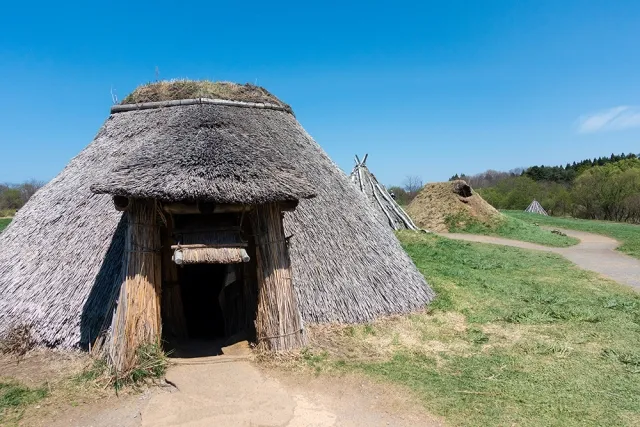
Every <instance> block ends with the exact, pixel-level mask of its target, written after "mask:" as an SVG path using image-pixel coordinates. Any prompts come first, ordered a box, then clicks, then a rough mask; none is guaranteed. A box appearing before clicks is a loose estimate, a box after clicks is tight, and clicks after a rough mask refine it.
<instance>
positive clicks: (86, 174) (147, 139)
mask: <svg viewBox="0 0 640 427" xmlns="http://www.w3.org/2000/svg"><path fill="white" fill-rule="evenodd" d="M212 88H213V89H212ZM215 91H218V92H215ZM194 97H195V98H194ZM127 102H133V103H132V104H131V103H127ZM92 185H93V186H92ZM92 190H93V191H92ZM314 195H315V197H312V196H314ZM379 224H380V223H379V220H378V216H377V213H376V212H375V210H374V209H373V207H372V206H371V204H370V203H369V201H368V200H367V198H366V196H365V195H364V194H363V193H361V192H360V191H359V190H358V189H357V188H355V187H354V185H353V183H351V182H350V180H349V178H348V177H347V176H346V175H345V174H344V173H343V172H342V171H341V170H340V169H339V168H338V167H337V166H336V165H335V164H334V163H333V162H332V161H331V159H329V157H328V156H327V155H326V153H325V152H324V151H323V150H322V149H321V148H320V146H319V145H318V144H317V143H316V142H315V141H314V140H313V139H311V137H310V136H309V135H308V134H307V133H306V132H305V130H304V129H303V128H302V127H301V126H300V124H299V123H298V122H297V121H296V119H295V117H294V115H293V114H292V112H291V109H290V107H288V106H287V105H286V104H284V103H282V102H280V101H279V100H277V98H275V97H274V96H273V95H271V94H269V93H268V92H267V91H266V90H264V89H262V88H257V87H255V86H252V85H235V84H232V83H223V84H215V83H213V84H212V83H210V82H185V81H179V82H168V83H166V82H162V83H155V84H151V85H146V86H143V87H142V88H140V89H138V90H136V91H134V93H133V94H132V96H131V97H127V98H125V104H122V105H116V106H114V107H113V108H112V111H111V115H110V116H109V118H108V119H107V121H106V122H105V123H104V125H103V127H102V128H101V129H100V130H99V132H98V134H97V135H96V137H95V139H94V140H93V142H92V143H91V144H89V145H88V146H87V147H86V148H85V149H84V150H83V151H82V152H81V153H79V154H78V155H77V156H76V157H75V158H74V159H72V160H71V162H70V163H69V164H68V165H67V167H66V168H65V169H64V170H63V171H62V172H61V173H60V174H59V175H58V176H57V177H55V178H54V179H53V180H52V181H51V182H50V183H48V184H47V185H46V186H45V187H43V188H42V189H41V190H40V191H38V193H36V195H35V196H34V197H32V198H31V200H30V201H29V202H28V203H27V204H26V205H25V206H24V208H23V209H21V210H20V212H19V213H18V214H17V216H16V218H15V220H14V221H13V222H12V223H11V224H10V225H9V227H8V228H7V229H6V231H5V232H3V233H2V235H0V248H1V249H2V250H1V251H0V335H1V334H2V333H3V332H5V331H6V330H8V328H10V327H12V326H13V325H16V324H29V325H31V330H32V332H33V339H34V341H35V342H36V343H37V344H38V345H47V346H54V347H62V348H71V347H78V346H79V347H83V348H87V347H89V346H92V345H94V344H95V343H96V340H97V339H98V338H99V337H103V338H104V342H105V345H106V347H107V348H111V349H125V350H124V351H125V353H127V354H126V355H124V359H126V358H127V357H129V356H130V354H131V346H133V345H136V344H137V343H140V342H144V341H149V340H153V339H157V338H158V337H159V336H160V334H164V335H172V336H178V337H193V336H202V335H204V336H210V335H213V336H216V337H225V336H230V335H231V334H234V333H235V332H237V331H239V330H243V329H244V330H247V328H249V329H251V328H253V329H254V331H253V333H254V338H255V339H256V340H258V341H261V340H266V341H269V344H270V346H271V348H273V349H275V350H278V349H280V348H289V347H292V346H295V345H299V344H300V343H301V342H302V341H303V339H304V336H303V335H304V330H303V329H304V323H305V322H312V323H316V322H345V323H353V322H363V321H368V320H371V319H373V318H375V317H377V316H382V315H390V314H396V313H405V312H409V311H412V310H417V309H420V308H422V307H424V305H425V304H427V303H428V302H429V301H430V300H431V299H432V298H433V292H432V291H431V289H430V288H429V286H428V285H427V284H426V282H425V280H424V278H423V277H422V275H421V274H420V273H419V271H418V270H417V269H416V267H415V266H414V265H413V263H412V262H411V259H410V258H409V257H408V256H407V254H406V253H405V252H404V251H403V250H402V248H401V246H400V244H399V242H398V241H397V239H396V238H395V236H394V235H393V232H392V231H391V229H390V228H386V227H380V225H379ZM199 261H203V262H204V263H200V262H199ZM193 262H195V263H193ZM180 263H182V266H180ZM289 290H291V292H289ZM281 295H285V298H280V296H281ZM261 313H262V314H261ZM276 313H289V314H286V316H285V317H283V318H280V317H278V318H276V317H274V314H276ZM296 313H299V314H298V315H296ZM278 316H279V314H278ZM296 316H297V317H296ZM296 325H300V326H299V327H298V326H296ZM269 331H273V333H272V332H269ZM114 343H115V344H114ZM122 363H123V364H124V365H122V366H125V365H126V364H127V363H128V362H127V360H124V362H122Z"/></svg>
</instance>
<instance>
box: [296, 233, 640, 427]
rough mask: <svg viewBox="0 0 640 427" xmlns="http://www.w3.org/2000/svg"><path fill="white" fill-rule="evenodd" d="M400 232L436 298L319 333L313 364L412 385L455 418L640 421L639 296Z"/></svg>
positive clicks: (556, 261)
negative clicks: (407, 310) (410, 310)
mask: <svg viewBox="0 0 640 427" xmlns="http://www.w3.org/2000/svg"><path fill="white" fill-rule="evenodd" d="M399 237H400V240H401V242H402V244H403V246H404V248H405V249H406V250H407V252H408V253H409V255H410V256H411V257H412V259H413V260H414V262H415V263H416V265H417V267H418V268H419V269H420V271H421V272H422V273H423V274H424V275H425V277H426V278H427V279H428V281H429V284H430V285H431V286H432V287H433V288H434V290H435V291H436V293H437V295H438V297H437V298H436V300H435V301H434V302H433V303H432V304H430V305H429V307H428V309H427V311H425V312H423V313H416V314H412V315H408V316H397V317H393V318H389V319H381V320H378V321H376V322H373V323H371V324H368V325H356V326H350V327H345V328H344V331H342V332H341V331H338V332H336V333H334V334H332V335H326V339H324V340H318V338H317V337H314V335H311V338H312V341H311V343H312V344H311V348H310V349H308V350H307V356H306V359H305V361H306V363H307V364H310V365H312V367H313V369H314V370H316V371H318V372H321V371H323V370H328V369H329V370H348V371H358V372H362V373H365V374H367V375H371V376H373V377H377V378H380V379H382V380H386V381H391V382H394V383H397V384H400V385H404V386H406V387H407V388H408V389H410V390H412V391H413V393H414V394H415V395H417V396H418V397H419V399H421V401H422V402H423V404H424V406H425V408H426V409H427V410H428V411H429V412H431V413H433V414H436V415H439V416H443V417H444V418H445V421H446V423H447V425H459V426H487V425H518V426H541V425H545V426H599V425H608V426H614V425H638V424H639V423H640V400H638V396H640V368H639V363H640V353H639V352H638V349H639V348H640V314H639V313H640V295H638V294H637V293H634V292H633V291H631V290H629V289H627V288H626V287H623V286H619V285H618V284H616V283H614V282H612V281H609V280H607V279H603V278H601V277H599V276H597V275H596V274H593V273H591V272H587V271H583V270H580V269H578V268H576V267H574V266H573V265H572V264H571V263H570V262H568V261H566V260H565V259H563V258H562V257H560V256H557V255H554V254H549V253H542V252H536V251H526V250H521V249H517V248H509V247H502V246H496V245H483V244H477V243H467V242H461V241H454V240H448V239H445V238H441V237H438V236H433V235H424V234H415V233H409V232H407V233H405V232H403V233H400V234H399ZM318 335H319V336H320V334H318ZM322 336H324V335H322Z"/></svg>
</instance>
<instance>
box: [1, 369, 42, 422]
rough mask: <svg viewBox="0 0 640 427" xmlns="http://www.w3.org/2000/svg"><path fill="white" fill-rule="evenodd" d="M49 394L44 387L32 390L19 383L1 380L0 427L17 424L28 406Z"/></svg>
mask: <svg viewBox="0 0 640 427" xmlns="http://www.w3.org/2000/svg"><path fill="white" fill-rule="evenodd" d="M48 394H49V393H48V391H47V389H46V388H44V387H38V388H30V387H27V386H25V385H23V384H21V383H19V382H17V381H5V380H0V425H5V424H6V425H9V424H13V423H17V422H18V421H20V419H21V418H22V415H23V414H24V410H25V408H26V407H27V406H28V405H31V404H33V403H36V402H38V401H40V400H42V399H44V398H45V397H47V395H48Z"/></svg>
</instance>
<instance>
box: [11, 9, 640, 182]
mask: <svg viewBox="0 0 640 427" xmlns="http://www.w3.org/2000/svg"><path fill="white" fill-rule="evenodd" d="M131 3H132V2H113V1H111V2H104V1H103V2H73V1H69V2H39V1H30V2H29V1H27V2H10V3H9V4H4V5H3V9H2V13H1V14H0V81H1V82H2V93H1V95H0V148H1V150H0V156H1V157H0V182H19V181H22V180H25V179H30V178H36V179H42V180H49V179H51V178H53V177H54V176H55V175H56V174H57V173H58V172H59V171H60V170H61V169H62V168H63V167H64V165H65V164H66V163H67V162H68V161H69V159H70V158H72V157H73V156H74V155H75V154H77V153H78V152H79V151H80V150H81V149H82V148H83V147H84V146H86V145H87V144H88V143H89V142H90V141H91V140H92V138H93V136H94V135H95V133H96V132H97V131H98V129H99V127H100V126H101V124H102V122H104V120H105V119H106V118H107V116H108V112H109V107H110V105H111V104H112V101H111V94H110V91H111V89H112V88H114V90H115V91H116V93H117V95H118V96H119V98H120V99H121V98H123V97H124V96H125V95H126V94H127V93H128V92H130V91H131V90H132V89H133V88H135V87H136V86H137V85H139V84H141V83H145V82H148V81H152V80H154V79H155V69H156V67H158V68H159V71H160V78H163V79H169V78H184V77H188V78H198V79H200V78H207V79H212V80H230V81H237V82H251V83H256V82H257V83H258V84H259V85H262V86H265V87H266V88H267V89H269V90H270V91H271V92H273V93H274V94H276V95H277V96H279V97H280V98H282V99H283V100H284V101H286V102H288V103H289V104H291V105H292V106H293V108H294V110H295V112H296V115H297V117H298V119H299V120H300V122H301V123H302V125H303V126H304V127H305V128H306V129H307V131H308V132H309V133H310V134H311V135H312V136H313V137H314V138H315V139H316V140H317V141H318V142H319V143H320V145H322V146H323V148H324V149H325V150H326V151H327V152H328V153H329V155H330V156H331V157H332V158H333V159H334V161H335V162H336V163H338V165H339V166H340V167H342V168H343V169H344V170H345V171H347V172H349V171H350V169H351V167H352V164H353V160H352V159H353V155H354V154H359V155H362V154H364V153H367V152H368V153H369V161H368V164H369V166H370V167H371V169H372V170H373V172H374V173H375V174H376V175H377V176H378V178H379V179H380V180H381V181H382V182H383V183H384V184H387V185H389V184H399V183H402V181H403V179H404V177H405V176H407V175H410V174H411V175H419V176H421V177H422V178H423V179H424V181H438V180H446V179H448V178H449V177H450V176H451V175H453V174H454V173H460V172H465V173H468V174H469V173H476V172H481V171H483V170H486V169H489V168H491V169H498V170H506V169H511V168H514V167H519V166H527V165H533V164H560V163H566V162H568V161H573V160H580V159H583V158H586V157H594V156H600V155H608V154H610V153H612V152H615V153H619V152H636V153H637V152H640V108H639V107H638V106H640V72H639V70H640V55H638V40H640V2H638V1H624V0H618V1H615V2H612V1H589V0H581V1H561V0H553V1H543V0H536V1H515V0H514V1H499V0H488V1H475V2H473V1H438V2H431V1H422V2H402V1H394V2H375V1H374V2H371V1H370V2H344V1H343V2H317V3H314V2H299V1H298V2H291V3H288V2H260V3H251V2H242V3H235V4H234V2H224V3H217V2H211V1H207V2H187V1H185V2H168V1H155V2H148V3H145V2H135V4H131ZM274 3H277V4H274Z"/></svg>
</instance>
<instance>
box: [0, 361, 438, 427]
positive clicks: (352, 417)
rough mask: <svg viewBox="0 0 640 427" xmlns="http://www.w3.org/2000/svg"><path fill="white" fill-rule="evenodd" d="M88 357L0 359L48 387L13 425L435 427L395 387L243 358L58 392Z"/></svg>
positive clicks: (11, 371) (12, 371)
mask: <svg viewBox="0 0 640 427" xmlns="http://www.w3.org/2000/svg"><path fill="white" fill-rule="evenodd" d="M87 361H88V358H87V357H86V356H85V355H82V354H78V353H65V352H51V351H37V352H33V353H31V354H29V355H27V357H26V358H25V359H24V360H23V361H22V362H21V363H20V364H17V365H16V363H15V360H14V359H9V358H3V359H1V360H0V372H2V376H3V377H4V378H12V379H16V380H19V381H22V382H24V383H25V384H27V385H33V386H39V385H42V384H43V383H50V384H52V387H51V388H52V393H51V395H50V396H49V397H47V398H46V399H45V400H43V401H41V402H38V404H37V405H33V406H31V407H29V408H28V409H27V411H26V412H25V415H24V417H23V418H22V420H21V422H20V424H19V425H24V426H47V427H80V426H93V427H109V426H122V427H140V426H143V427H144V426H154V427H155V426H158V427H161V426H211V425H228V426H289V427H302V426H317V427H324V426H362V425H367V426H388V425H393V426H441V425H443V423H442V421H440V420H438V419H437V418H435V417H432V416H430V415H429V414H426V413H425V412H424V410H423V409H422V407H421V405H420V404H419V402H417V401H414V400H412V398H411V397H407V396H408V395H409V394H408V393H407V392H406V391H405V390H404V389H402V390H400V388H398V387H397V386H393V385H387V384H380V383H377V382H374V381H371V380H370V379H366V378H364V377H363V376H359V375H352V374H349V375H347V374H345V375H340V376H336V375H330V376H327V375H322V376H315V375H313V374H312V373H303V372H300V371H299V370H298V371H296V372H295V373H292V372H291V371H289V370H287V369H283V368H272V367H265V366H262V365H257V364H256V363H254V362H252V361H250V360H247V359H246V358H242V357H228V356H221V357H210V358H205V359H202V360H198V359H190V360H189V362H187V363H184V362H181V363H179V364H176V365H174V366H172V367H171V368H170V369H169V371H168V373H167V380H168V382H170V383H171V384H173V385H175V387H174V386H170V385H164V386H158V387H155V386H154V387H145V388H142V389H140V390H138V391H137V392H136V391H131V390H129V391H128V392H126V393H121V394H120V396H116V395H115V392H114V391H113V389H112V388H110V387H109V388H106V389H101V388H96V387H85V388H82V387H79V388H78V386H77V384H75V387H64V382H65V381H72V380H70V377H73V376H74V375H76V374H78V373H80V372H82V369H83V367H84V366H86V363H87Z"/></svg>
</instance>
